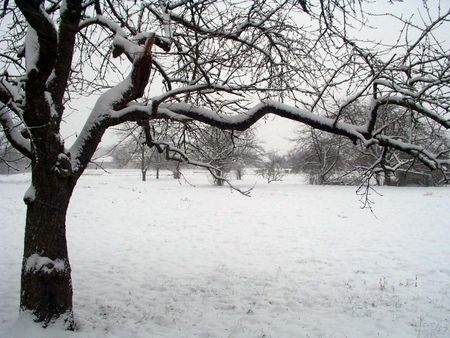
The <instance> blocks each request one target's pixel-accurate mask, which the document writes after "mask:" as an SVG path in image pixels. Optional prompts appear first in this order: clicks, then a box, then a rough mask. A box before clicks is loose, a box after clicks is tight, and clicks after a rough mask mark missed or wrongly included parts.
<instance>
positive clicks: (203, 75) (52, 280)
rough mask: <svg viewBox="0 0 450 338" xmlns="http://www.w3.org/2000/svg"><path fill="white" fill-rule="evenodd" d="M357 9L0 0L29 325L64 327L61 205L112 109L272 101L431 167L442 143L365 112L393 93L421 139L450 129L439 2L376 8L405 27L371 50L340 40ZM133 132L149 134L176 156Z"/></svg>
mask: <svg viewBox="0 0 450 338" xmlns="http://www.w3.org/2000/svg"><path fill="white" fill-rule="evenodd" d="M364 6H365V4H364V1H362V0H358V1H356V0H354V1H353V0H342V1H340V0H332V1H327V2H325V1H311V2H309V1H304V0H300V1H299V0H283V1H275V0H265V1H242V2H235V1H229V0H223V1H209V0H201V1H186V0H179V1H175V0H174V1H156V0H155V1H153V0H148V1H117V0H92V1H82V0H61V1H60V0H52V1H50V0H16V1H14V2H13V1H7V0H5V1H3V12H2V15H1V24H2V26H3V27H6V28H7V29H5V30H3V31H2V39H1V40H0V47H1V48H0V50H1V52H0V57H1V59H2V63H1V65H0V67H1V70H0V71H1V79H0V102H1V106H0V123H1V125H2V127H3V131H4V133H5V135H6V137H7V139H8V141H9V142H10V144H11V145H12V146H13V147H14V148H15V149H17V150H18V151H19V152H21V153H22V154H23V155H24V156H26V157H28V158H29V159H30V160H31V163H32V165H31V171H32V183H31V186H30V188H29V190H28V192H27V193H26V195H25V203H26V204H27V215H26V225H25V241H24V256H23V265H22V282H21V292H20V309H21V311H29V312H31V313H32V315H33V316H34V318H35V319H36V321H39V322H41V323H42V325H43V326H47V325H49V324H51V323H53V322H54V321H55V320H56V319H64V320H65V321H66V325H67V328H68V329H73V328H74V320H73V310H72V285H71V269H70V264H69V259H68V255H67V243H66V237H65V229H66V225H65V224H66V223H65V219H66V211H67V208H68V205H69V201H70V197H71V195H72V192H73V189H74V188H75V186H76V183H77V181H78V179H79V178H80V176H81V175H82V174H83V172H84V170H85V168H86V166H87V165H88V163H89V161H90V160H91V158H92V156H93V154H94V152H95V150H96V148H97V146H98V144H99V142H100V141H101V138H102V136H103V134H104V133H105V131H106V130H107V128H110V127H112V126H115V125H118V124H120V123H122V122H125V121H139V123H141V124H147V123H148V121H153V120H158V119H175V120H178V121H184V122H185V123H189V121H191V120H197V121H200V122H203V123H206V124H210V125H213V126H215V127H219V128H221V129H229V130H237V131H243V130H245V129H247V128H249V127H250V126H251V125H253V124H254V123H255V122H256V121H257V120H259V119H260V118H261V117H263V116H264V115H266V114H270V113H272V114H276V115H279V116H282V117H285V118H289V119H292V120H295V121H298V122H301V123H304V124H306V125H309V126H311V127H313V128H315V129H319V130H322V131H325V132H330V133H333V134H337V135H341V136H343V137H345V138H348V139H350V140H351V141H352V142H354V143H358V142H359V143H361V144H363V145H364V146H365V147H371V146H380V147H383V148H390V149H396V150H398V151H401V152H403V153H406V154H408V155H409V156H412V157H414V158H416V160H417V161H420V162H422V163H423V164H424V165H425V166H427V167H429V168H431V169H438V170H444V171H445V168H446V166H447V165H448V164H449V159H448V155H447V154H448V150H442V151H435V150H434V149H432V148H427V147H425V146H423V145H422V144H420V143H416V142H415V140H414V138H411V139H404V138H403V137H398V136H397V135H395V134H389V133H386V132H384V133H383V131H386V127H385V126H378V125H377V122H378V118H379V115H380V114H379V112H380V109H381V108H382V107H384V106H386V105H394V106H397V107H401V108H404V109H408V110H409V111H411V113H412V114H414V115H415V116H416V118H417V119H420V120H422V121H423V123H424V124H426V125H428V126H429V133H430V135H429V137H430V138H432V137H434V135H437V134H438V132H440V131H441V130H444V129H448V128H449V126H450V120H449V117H448V116H449V115H448V112H449V107H450V104H449V101H450V100H449V96H450V92H449V90H448V88H449V79H450V75H449V68H450V67H449V55H450V53H449V50H448V48H447V47H446V45H444V44H441V41H439V39H438V36H439V35H437V34H435V32H438V31H439V29H442V26H443V25H445V24H448V20H449V16H450V12H449V11H448V10H447V9H445V11H443V10H442V9H440V10H438V11H437V13H434V12H432V11H431V10H430V9H429V8H427V7H425V9H424V15H423V16H422V17H421V20H422V21H418V22H412V21H406V20H404V19H402V18H401V17H399V18H395V17H393V16H392V15H391V16H386V20H388V19H392V20H400V21H401V22H402V23H403V25H404V29H402V30H401V32H400V33H399V39H398V41H397V43H396V44H395V45H394V46H385V45H383V44H376V43H375V44H371V43H370V42H369V41H365V42H362V43H360V42H359V41H358V40H355V39H353V38H352V35H351V31H352V27H357V26H358V25H360V24H364V23H365V20H366V18H367V16H366V14H365V13H364V8H365V7H364ZM160 32H163V33H162V34H159V33H160ZM95 93H97V94H101V95H100V96H99V97H98V99H97V102H96V104H95V106H94V108H93V109H92V111H91V113H90V116H89V118H88V119H87V120H86V124H85V126H84V128H83V130H82V131H81V133H80V134H79V135H78V137H77V139H76V141H75V143H74V144H73V145H72V146H71V147H70V148H67V147H66V146H65V144H64V139H63V137H62V136H61V134H60V126H61V121H62V120H63V118H64V116H65V113H66V112H68V111H70V110H71V106H72V105H75V104H76V101H75V99H76V98H77V97H86V96H90V95H93V94H95ZM342 96H345V97H344V101H343V103H342V104H340V105H339V106H338V108H336V104H335V102H337V101H338V99H342ZM357 99H361V100H366V101H368V102H369V105H368V108H367V111H366V114H365V117H364V120H363V121H355V122H354V123H348V122H344V120H343V115H345V111H344V109H345V107H346V106H347V105H349V104H351V103H352V102H354V101H355V100H357ZM145 130H146V133H145V134H146V142H147V144H148V145H150V146H155V147H160V148H161V149H162V150H163V151H166V152H172V153H176V154H178V155H177V156H180V157H182V158H185V157H183V156H185V154H183V153H182V151H181V150H180V149H175V148H174V147H173V146H171V145H170V144H167V143H165V142H161V141H159V140H158V138H157V137H155V135H152V133H151V129H149V128H146V129H145ZM378 162H379V163H381V162H380V161H378ZM378 162H377V161H375V162H374V164H373V168H375V167H376V166H378V165H379V163H378Z"/></svg>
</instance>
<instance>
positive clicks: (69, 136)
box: [61, 0, 450, 154]
mask: <svg viewBox="0 0 450 338" xmlns="http://www.w3.org/2000/svg"><path fill="white" fill-rule="evenodd" d="M428 5H429V6H430V7H432V8H433V9H435V10H436V9H438V8H439V6H440V8H441V11H446V10H448V8H450V0H442V1H438V0H432V1H429V2H428ZM365 8H366V9H367V10H368V11H370V12H372V13H392V14H396V15H398V16H403V17H410V16H411V15H414V17H415V18H416V19H420V17H419V16H418V10H419V9H422V8H423V1H422V0H406V1H404V2H400V3H395V4H394V5H391V4H389V3H388V0H383V1H374V3H373V4H371V5H370V6H366V7H365ZM370 25H371V26H372V27H374V28H368V27H366V28H364V29H363V30H361V31H359V32H356V35H357V37H359V38H361V39H363V38H366V39H371V40H377V41H383V42H385V43H393V42H394V41H395V39H396V38H397V36H398V33H399V31H400V29H401V25H400V24H398V23H395V22H394V20H391V19H386V18H383V17H376V18H373V17H372V18H371V20H370ZM449 28H450V27H449ZM441 33H442V37H444V38H446V35H445V34H444V33H445V32H444V29H443V30H442V32H441ZM446 40H447V41H446V43H449V40H448V39H446ZM94 104H95V98H94V97H92V98H83V99H82V100H78V101H77V102H76V103H75V107H76V109H78V111H76V112H74V113H72V114H71V115H69V116H67V117H66V119H65V122H63V124H62V126H61V133H62V135H63V136H64V137H65V138H66V146H67V147H69V146H70V145H71V144H72V143H73V142H74V140H75V135H76V134H79V132H80V130H81V128H82V127H83V124H84V121H86V119H87V117H88V114H89V112H90V110H91V109H92V108H93V106H94ZM299 126H300V124H299V123H298V122H294V121H290V120H287V119H283V118H280V117H276V116H269V117H268V118H267V119H266V120H265V121H260V122H259V123H258V131H257V137H258V139H259V140H261V142H262V146H263V147H264V148H265V149H266V150H267V151H275V152H279V153H280V154H283V153H286V152H288V151H289V150H290V149H292V148H293V147H294V143H293V142H292V141H290V139H292V138H295V131H296V130H297V129H298V128H299ZM115 142H116V138H115V136H114V133H113V132H111V131H108V132H107V133H106V134H105V136H104V138H103V142H102V144H103V145H112V144H114V143H115Z"/></svg>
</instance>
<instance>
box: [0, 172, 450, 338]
mask: <svg viewBox="0 0 450 338" xmlns="http://www.w3.org/2000/svg"><path fill="white" fill-rule="evenodd" d="M139 175H140V173H139V172H138V171H134V172H133V171H114V172H112V173H110V174H106V173H103V172H101V171H89V172H87V174H86V175H85V176H84V177H83V178H82V179H81V180H80V182H79V185H78V187H77V189H76V191H75V193H74V196H73V199H72V202H71V206H70V209H69V213H68V217H67V225H68V230H67V232H68V233H67V235H68V241H69V256H70V258H71V263H72V269H73V274H72V277H73V287H74V309H75V316H76V320H77V323H78V325H79V331H78V332H76V333H66V332H61V331H58V330H57V329H55V330H54V331H53V332H51V334H50V333H49V332H48V331H47V332H42V331H41V330H40V329H37V328H30V327H26V326H24V322H23V321H22V322H21V321H20V320H19V321H18V320H17V317H18V313H17V312H18V311H17V309H18V302H19V278H20V262H21V254H22V246H23V223H24V213H25V206H24V205H23V203H22V202H21V199H22V196H23V194H24V192H25V191H26V189H27V187H28V182H29V176H28V175H23V174H20V175H14V176H0V215H1V217H0V271H1V272H0V336H1V337H5V338H6V337H8V338H9V337H14V336H16V337H40V336H42V337H55V338H56V337H58V338H59V337H92V338H94V337H121V338H122V337H205V338H206V337H450V217H449V216H450V212H449V211H450V209H449V206H450V189H449V188H413V187H410V188H392V187H383V188H380V189H379V192H380V193H381V194H382V195H383V196H375V195H374V196H372V197H373V199H374V201H375V202H376V203H375V206H374V211H375V215H376V217H374V216H373V215H372V214H371V213H370V211H369V210H361V209H360V203H359V202H358V197H357V196H356V195H355V188H354V187H340V186H326V187H323V186H310V185H305V184H303V180H302V178H301V177H300V176H288V177H285V179H284V181H283V182H274V183H271V184H269V185H268V184H267V183H264V181H262V180H259V179H258V178H256V177H252V176H244V181H242V182H241V183H239V184H242V185H248V186H251V185H253V184H254V182H255V181H257V180H258V183H257V184H256V187H255V189H254V190H253V192H252V197H251V198H247V197H244V196H242V195H240V194H238V193H236V192H230V189H229V188H227V187H221V188H218V187H213V186H211V185H210V183H209V181H208V178H207V177H206V175H205V174H204V173H194V172H190V173H188V174H187V178H188V180H189V182H190V183H191V185H190V184H187V183H186V182H185V181H184V180H181V181H177V180H174V179H172V178H170V177H169V176H163V177H162V178H161V179H160V180H158V181H156V180H155V179H154V178H153V177H149V180H148V181H147V182H141V181H140V180H139Z"/></svg>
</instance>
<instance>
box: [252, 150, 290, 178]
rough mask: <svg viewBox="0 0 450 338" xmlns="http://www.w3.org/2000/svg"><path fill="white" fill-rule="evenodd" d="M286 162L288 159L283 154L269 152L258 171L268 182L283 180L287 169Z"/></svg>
mask: <svg viewBox="0 0 450 338" xmlns="http://www.w3.org/2000/svg"><path fill="white" fill-rule="evenodd" d="M285 164H286V160H285V158H284V157H283V156H280V155H278V154H277V153H274V152H269V153H268V154H267V159H266V160H265V161H263V162H262V167H261V168H259V169H258V173H259V174H260V175H261V176H262V177H263V178H265V179H266V180H267V183H271V182H276V181H282V180H283V177H284V174H285V170H286V165H285Z"/></svg>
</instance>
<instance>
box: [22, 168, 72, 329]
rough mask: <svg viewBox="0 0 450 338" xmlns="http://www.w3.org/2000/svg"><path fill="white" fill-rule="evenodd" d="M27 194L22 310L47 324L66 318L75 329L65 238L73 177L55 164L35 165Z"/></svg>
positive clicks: (37, 320)
mask: <svg viewBox="0 0 450 338" xmlns="http://www.w3.org/2000/svg"><path fill="white" fill-rule="evenodd" d="M32 175H33V179H32V182H33V183H32V186H31V187H30V190H28V192H27V193H26V195H25V198H24V199H25V203H26V204H27V216H26V225H25V242H24V255H23V263H22V281H21V293H20V309H21V311H29V312H31V313H32V314H33V316H34V320H35V321H36V322H41V323H42V326H44V327H46V326H48V325H49V324H52V323H53V322H55V321H56V320H63V321H64V324H65V327H66V329H69V330H73V329H74V319H73V312H72V281H71V268H70V264H69V257H68V254H67V242H66V212H67V208H68V205H69V200H70V197H71V195H72V191H73V188H74V182H73V181H74V179H73V178H70V177H62V176H61V174H60V173H56V172H55V171H54V168H50V169H49V168H46V170H42V168H37V167H35V168H33V172H32Z"/></svg>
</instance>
